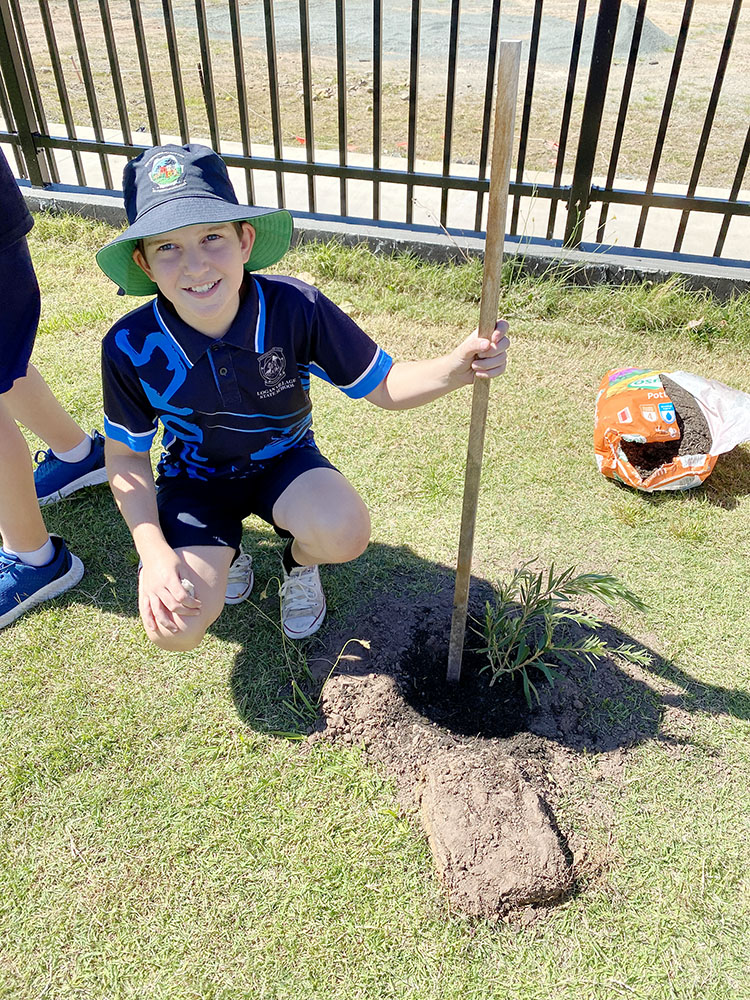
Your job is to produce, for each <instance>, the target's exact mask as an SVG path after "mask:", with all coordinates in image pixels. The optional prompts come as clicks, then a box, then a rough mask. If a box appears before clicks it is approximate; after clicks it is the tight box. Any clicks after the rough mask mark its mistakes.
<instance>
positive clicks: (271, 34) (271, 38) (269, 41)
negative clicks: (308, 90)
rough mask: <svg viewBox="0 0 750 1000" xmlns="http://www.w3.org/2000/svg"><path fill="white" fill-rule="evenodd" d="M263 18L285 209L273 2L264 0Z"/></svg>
mask: <svg viewBox="0 0 750 1000" xmlns="http://www.w3.org/2000/svg"><path fill="white" fill-rule="evenodd" d="M263 16H264V20H265V26H266V62H267V63H268V91H269V99H270V104H271V130H272V133H273V152H274V156H275V157H276V161H277V162H278V164H279V166H278V168H277V170H276V198H277V201H278V207H279V208H283V207H284V175H283V173H282V172H281V163H282V150H281V115H280V113H279V74H278V69H277V66H276V28H275V24H274V16H273V0H263Z"/></svg>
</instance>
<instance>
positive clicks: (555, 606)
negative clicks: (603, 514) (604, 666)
mask: <svg viewBox="0 0 750 1000" xmlns="http://www.w3.org/2000/svg"><path fill="white" fill-rule="evenodd" d="M533 562H534V560H530V561H528V562H525V563H523V564H522V565H521V566H520V567H519V568H518V569H516V570H515V571H514V572H513V575H512V576H511V578H510V580H509V581H508V582H507V583H498V584H496V585H495V587H494V588H493V589H494V599H493V600H492V601H487V602H486V604H485V609H484V618H483V619H476V618H475V619H474V622H475V623H476V624H475V625H472V630H473V631H474V632H476V633H477V635H479V636H481V638H482V640H483V642H484V645H483V646H482V647H481V648H480V649H479V653H480V654H482V655H485V656H486V657H487V663H486V664H485V665H484V666H483V667H482V668H481V669H482V671H488V672H489V675H490V679H489V683H490V686H492V685H494V684H495V683H496V682H497V681H498V680H500V678H501V677H503V676H504V675H506V674H520V676H521V681H522V683H523V691H524V694H525V696H526V701H527V702H528V704H529V707H531V704H532V699H533V698H536V701H537V702H539V692H538V691H537V688H536V685H535V684H534V682H533V681H532V679H531V676H530V671H532V670H538V671H540V672H541V673H542V674H543V676H544V677H545V678H546V680H547V681H549V683H550V684H554V681H555V678H556V677H557V676H558V675H559V668H560V667H561V666H564V667H571V668H575V667H579V666H581V665H585V666H588V667H590V668H592V669H594V668H595V667H596V665H597V660H599V659H601V658H603V657H606V656H609V655H611V654H615V655H616V656H621V657H623V658H624V659H626V660H628V661H629V662H631V663H637V664H640V665H642V666H648V664H649V663H650V662H651V656H650V654H649V653H648V652H646V650H645V649H642V648H640V647H638V646H634V645H633V644H632V643H621V644H620V645H617V646H614V645H610V644H609V642H608V641H607V639H606V638H605V637H604V636H602V635H600V634H597V633H598V632H599V630H600V629H601V628H602V626H603V624H604V623H603V622H602V621H601V620H600V619H599V618H597V617H596V616H595V615H592V614H589V613H587V612H584V611H577V610H576V609H575V608H574V607H571V606H570V601H571V599H573V598H575V597H579V596H588V597H594V598H596V599H597V600H599V601H601V602H602V603H604V604H608V605H613V604H615V603H616V602H617V601H618V600H621V601H625V602H626V603H627V604H629V605H630V606H631V607H634V608H636V609H637V610H639V611H644V610H645V607H646V606H645V605H644V603H643V601H641V599H640V598H639V597H637V596H636V595H635V594H634V593H633V592H632V591H630V590H628V588H627V587H626V586H625V585H624V584H623V583H621V582H620V581H619V580H618V579H616V577H614V576H611V575H610V574H608V573H576V569H575V567H574V566H571V567H569V568H568V569H564V570H561V571H560V572H556V571H555V567H554V565H553V566H551V567H550V568H549V569H548V570H547V571H545V570H539V571H538V572H534V571H533V570H532V569H531V568H530V567H531V566H532V565H533ZM574 625H578V626H582V627H584V628H586V629H588V630H589V634H588V635H584V636H575V635H573V634H572V633H573V629H572V628H571V626H574Z"/></svg>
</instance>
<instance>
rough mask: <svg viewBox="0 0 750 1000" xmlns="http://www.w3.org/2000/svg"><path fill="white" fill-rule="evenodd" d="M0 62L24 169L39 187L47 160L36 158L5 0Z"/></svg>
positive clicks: (1, 0)
mask: <svg viewBox="0 0 750 1000" xmlns="http://www.w3.org/2000/svg"><path fill="white" fill-rule="evenodd" d="M0 65H2V67H3V74H4V76H5V82H6V86H7V88H8V99H9V102H10V105H11V107H12V109H13V117H14V119H15V123H16V130H17V131H18V137H19V140H20V145H21V152H22V154H23V159H24V161H25V168H26V172H27V173H28V176H29V179H30V180H31V183H32V184H34V185H35V186H36V187H42V186H43V185H45V184H49V173H48V171H47V164H46V162H45V161H44V160H43V159H40V157H39V155H38V154H37V149H36V144H35V143H34V133H35V132H37V131H38V130H37V127H36V121H35V118H34V107H33V103H32V100H31V94H30V92H29V88H28V84H27V81H26V75H25V73H24V69H23V60H22V59H21V52H20V49H19V47H18V40H17V38H16V35H15V30H14V27H13V17H12V14H11V10H10V6H9V4H8V2H7V0H0Z"/></svg>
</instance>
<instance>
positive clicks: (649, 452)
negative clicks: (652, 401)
mask: <svg viewBox="0 0 750 1000" xmlns="http://www.w3.org/2000/svg"><path fill="white" fill-rule="evenodd" d="M659 377H660V379H661V383H662V386H663V387H664V391H665V392H666V394H667V395H668V396H669V398H670V399H671V401H672V403H673V404H674V409H675V416H676V418H677V426H678V427H679V429H680V437H679V439H678V440H676V441H663V442H658V443H653V444H639V443H638V442H637V441H622V442H621V447H622V450H623V451H624V452H625V454H626V456H627V459H628V461H629V462H630V464H631V465H632V466H633V467H634V468H635V469H637V471H638V473H639V474H640V475H641V476H642V477H643V478H644V479H645V478H647V477H648V476H650V475H651V473H652V472H654V470H656V469H659V468H661V467H662V466H663V465H669V463H670V462H672V461H674V459H675V458H677V457H678V455H707V454H709V453H710V450H711V431H710V430H709V427H708V423H707V421H706V418H705V417H704V416H703V411H702V410H701V408H700V406H699V405H698V403H697V402H696V401H695V399H694V398H693V396H692V395H691V393H689V392H688V391H687V390H686V389H683V388H682V386H681V385H678V384H677V383H676V382H675V381H673V380H672V379H671V378H669V377H668V376H666V375H660V376H659Z"/></svg>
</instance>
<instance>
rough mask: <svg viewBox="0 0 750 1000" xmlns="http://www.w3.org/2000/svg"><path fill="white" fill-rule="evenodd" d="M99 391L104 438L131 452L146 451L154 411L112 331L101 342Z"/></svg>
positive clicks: (154, 423) (153, 431)
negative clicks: (101, 401)
mask: <svg viewBox="0 0 750 1000" xmlns="http://www.w3.org/2000/svg"><path fill="white" fill-rule="evenodd" d="M102 393H103V396H104V433H105V434H106V435H107V437H108V438H112V439H113V440H115V441H119V442H120V443H121V444H125V445H127V446H128V448H131V449H132V450H133V451H140V452H147V451H149V450H150V448H151V445H152V444H153V440H154V437H155V435H156V428H157V419H158V418H157V413H156V411H155V410H154V408H153V406H152V405H151V404H150V403H149V401H148V397H147V395H146V392H145V390H144V388H143V385H142V384H141V382H140V379H139V378H138V376H137V375H136V373H135V370H134V368H133V365H132V364H131V362H130V361H129V360H128V358H127V357H125V356H124V355H123V353H122V352H121V351H120V350H119V348H118V347H117V345H116V343H115V338H114V336H113V334H112V332H110V333H109V334H108V335H107V337H105V339H104V342H103V344H102Z"/></svg>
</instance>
